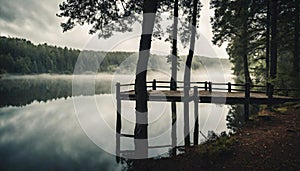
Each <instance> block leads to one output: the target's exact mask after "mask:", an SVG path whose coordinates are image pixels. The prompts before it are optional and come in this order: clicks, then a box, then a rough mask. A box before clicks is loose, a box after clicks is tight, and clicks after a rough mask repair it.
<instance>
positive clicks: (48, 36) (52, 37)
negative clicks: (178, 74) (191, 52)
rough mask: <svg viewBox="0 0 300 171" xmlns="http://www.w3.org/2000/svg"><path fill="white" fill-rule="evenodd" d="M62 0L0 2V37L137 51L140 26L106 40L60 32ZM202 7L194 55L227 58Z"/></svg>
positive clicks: (165, 47)
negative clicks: (58, 14) (212, 41)
mask: <svg viewBox="0 0 300 171" xmlns="http://www.w3.org/2000/svg"><path fill="white" fill-rule="evenodd" d="M61 2H63V0H0V35H1V36H11V37H19V38H26V39H29V40H30V41H32V42H33V43H35V44H37V43H48V44H51V45H58V46H67V47H72V48H76V49H87V50H102V51H118V50H120V51H121V50H122V51H138V46H139V38H140V33H141V29H140V28H141V27H140V25H136V26H135V27H134V31H133V32H131V33H116V34H115V35H114V36H113V37H111V38H109V39H106V40H104V39H98V37H97V35H96V34H95V35H89V34H88V30H89V28H90V26H88V25H86V26H82V27H80V26H77V27H75V28H74V29H73V30H71V31H68V32H65V33H62V29H61V27H60V23H61V22H62V21H64V20H63V19H62V18H58V17H56V13H58V12H59V8H58V5H59V3H61ZM201 2H202V4H203V5H204V6H203V8H202V11H201V17H200V28H199V29H198V30H197V31H198V32H199V33H200V38H199V40H197V42H196V48H195V54H197V55H202V56H209V57H219V58H224V57H228V55H227V53H226V50H225V48H226V46H225V45H224V46H222V47H221V48H219V47H217V46H214V45H212V43H211V37H212V32H211V25H210V23H209V22H210V16H211V15H212V14H213V13H212V11H211V10H209V0H201ZM152 52H153V53H156V54H168V53H170V44H169V43H164V42H163V41H155V42H154V43H153V46H152ZM187 53H188V49H184V48H183V47H182V46H179V54H180V55H184V54H187Z"/></svg>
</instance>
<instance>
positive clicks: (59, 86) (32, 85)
mask: <svg viewBox="0 0 300 171" xmlns="http://www.w3.org/2000/svg"><path fill="white" fill-rule="evenodd" d="M0 85H1V86H0V97H1V98H0V106H7V105H13V106H22V105H26V104H30V103H31V102H33V101H34V100H37V101H47V100H51V99H56V98H62V97H64V98H66V97H70V96H72V79H58V78H56V79H55V78H53V79H50V78H49V79H37V78H34V79H33V78H31V79H25V78H24V79H5V80H0ZM110 85H111V84H110V82H109V81H103V80H96V83H95V94H104V93H110V92H111V88H110ZM84 95H93V94H84Z"/></svg>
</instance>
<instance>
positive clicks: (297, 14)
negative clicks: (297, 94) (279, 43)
mask: <svg viewBox="0 0 300 171" xmlns="http://www.w3.org/2000/svg"><path fill="white" fill-rule="evenodd" d="M294 3H295V15H294V16H295V31H294V32H295V33H294V61H293V63H294V65H293V73H294V74H295V77H296V78H297V79H300V77H299V75H300V73H299V58H300V57H299V30H300V24H299V20H300V9H299V8H300V7H299V6H300V2H299V0H295V2H294Z"/></svg>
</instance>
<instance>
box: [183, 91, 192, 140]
mask: <svg viewBox="0 0 300 171" xmlns="http://www.w3.org/2000/svg"><path fill="white" fill-rule="evenodd" d="M189 89H190V87H187V86H185V87H184V90H183V91H184V95H183V96H184V97H183V122H184V123H183V133H184V145H185V146H190V145H191V142H190V119H189V115H190V112H189V111H190V110H189V107H190V106H189V100H190V95H189Z"/></svg>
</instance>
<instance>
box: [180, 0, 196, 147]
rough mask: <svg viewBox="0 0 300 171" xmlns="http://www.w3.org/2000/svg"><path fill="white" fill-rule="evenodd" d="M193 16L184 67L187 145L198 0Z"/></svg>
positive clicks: (188, 141)
mask: <svg viewBox="0 0 300 171" xmlns="http://www.w3.org/2000/svg"><path fill="white" fill-rule="evenodd" d="M193 3H194V5H193V16H192V28H191V32H192V33H191V41H190V50H189V54H188V56H187V59H186V63H185V69H184V106H183V108H184V136H185V139H184V143H185V146H189V145H190V134H189V132H190V129H189V102H188V99H187V98H188V97H189V90H190V80H191V65H192V60H193V56H194V49H195V39H196V24H197V5H198V0H194V1H193Z"/></svg>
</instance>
